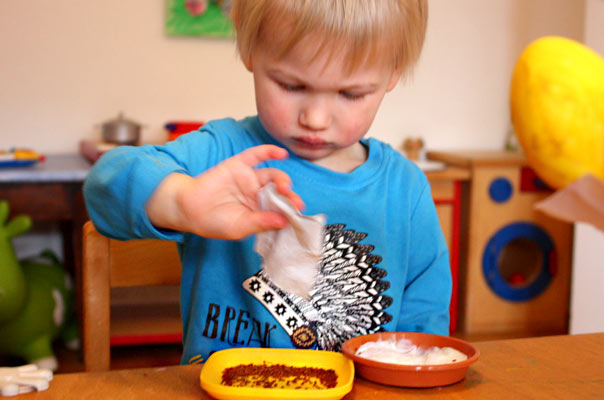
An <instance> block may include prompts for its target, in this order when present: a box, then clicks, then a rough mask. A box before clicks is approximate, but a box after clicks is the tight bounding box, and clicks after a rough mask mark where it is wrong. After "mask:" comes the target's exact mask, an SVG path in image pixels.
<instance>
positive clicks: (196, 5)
mask: <svg viewBox="0 0 604 400" xmlns="http://www.w3.org/2000/svg"><path fill="white" fill-rule="evenodd" d="M166 2H167V9H166V33H167V34H168V35H171V36H214V37H232V36H234V28H233V24H232V23H231V20H230V19H229V16H228V13H229V7H230V3H231V0H166Z"/></svg>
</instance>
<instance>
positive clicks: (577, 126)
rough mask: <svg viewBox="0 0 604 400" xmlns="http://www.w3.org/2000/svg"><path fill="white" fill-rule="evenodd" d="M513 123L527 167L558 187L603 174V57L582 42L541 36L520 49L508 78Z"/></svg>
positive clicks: (601, 176)
mask: <svg viewBox="0 0 604 400" xmlns="http://www.w3.org/2000/svg"><path fill="white" fill-rule="evenodd" d="M510 106H511V114H512V123H513V125H514V130H515V131H516V135H517V136H518V141H519V142H520V145H521V146H522V149H523V150H524V153H525V154H526V157H527V160H528V162H529V164H530V165H531V167H533V169H535V171H536V172H537V174H538V175H539V177H540V178H541V179H543V180H544V181H545V182H546V183H547V184H548V185H550V186H552V187H554V188H557V189H561V188H563V187H565V186H566V185H568V184H570V183H572V182H573V181H574V180H576V179H577V178H580V177H581V176H583V175H585V174H588V173H591V174H593V175H595V176H598V177H600V178H602V179H604V59H603V58H602V57H601V56H600V55H598V54H597V53H596V52H594V51H593V50H591V49H589V48H588V47H586V46H584V45H583V44H581V43H578V42H575V41H573V40H570V39H565V38H561V37H545V38H542V39H539V40H537V41H535V42H533V43H531V44H530V45H529V46H528V47H527V48H526V49H525V50H524V52H523V53H522V54H521V56H520V58H519V59H518V62H517V64H516V67H515V69H514V74H513V77H512V83H511V93H510Z"/></svg>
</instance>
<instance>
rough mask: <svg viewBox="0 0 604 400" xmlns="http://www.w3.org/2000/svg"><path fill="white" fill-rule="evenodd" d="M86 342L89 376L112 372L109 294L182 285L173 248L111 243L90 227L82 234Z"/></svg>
mask: <svg viewBox="0 0 604 400" xmlns="http://www.w3.org/2000/svg"><path fill="white" fill-rule="evenodd" d="M83 236H84V238H83V239H84V240H83V247H84V249H83V251H84V253H83V265H82V276H81V279H82V302H81V303H82V305H81V315H82V324H81V326H82V336H83V337H82V342H83V355H84V367H85V369H86V371H107V370H109V368H110V359H111V352H110V332H111V330H110V321H111V319H110V289H111V288H115V287H133V286H161V285H179V284H180V277H181V264H180V259H179V257H178V252H177V249H176V244H175V243H174V242H169V241H162V240H153V239H145V240H129V241H119V240H113V239H109V238H107V237H105V236H103V235H101V234H100V233H98V232H97V231H96V229H95V228H94V226H93V225H92V223H91V222H90V221H88V222H87V223H86V224H85V225H84V229H83Z"/></svg>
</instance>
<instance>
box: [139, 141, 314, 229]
mask: <svg viewBox="0 0 604 400" xmlns="http://www.w3.org/2000/svg"><path fill="white" fill-rule="evenodd" d="M287 155H288V153H287V150H285V149H283V148H281V147H277V146H273V145H262V146H257V147H252V148H249V149H247V150H245V151H243V152H241V153H239V154H237V155H235V156H233V157H230V158H228V159H226V160H225V161H223V162H221V163H220V164H218V165H216V166H215V167H213V168H211V169H209V170H207V171H206V172H204V173H203V174H201V175H198V176H196V177H190V176H188V175H184V174H180V173H173V174H171V175H168V176H167V177H166V178H165V179H164V180H163V181H162V182H161V183H160V184H159V186H158V187H157V189H155V192H154V193H153V195H152V196H151V198H150V199H149V202H148V203H147V206H146V211H147V215H148V217H149V219H150V221H151V223H152V224H153V225H155V226H156V227H161V228H166V229H173V230H178V231H185V232H191V233H195V234H197V235H200V236H204V237H208V238H214V239H232V240H236V239H241V238H243V237H245V236H248V235H250V234H253V233H258V232H262V231H265V230H269V229H280V228H283V227H285V226H286V225H287V219H286V218H285V217H284V216H283V215H281V214H279V213H275V212H270V211H260V210H259V208H258V204H257V200H256V196H257V194H258V192H259V191H260V189H261V188H262V187H263V186H264V185H266V184H267V183H269V182H274V183H275V186H276V187H277V190H278V191H279V192H280V193H281V194H283V195H285V196H286V197H288V198H289V199H290V200H291V202H292V204H294V206H296V207H297V208H298V209H302V207H303V206H304V203H303V202H302V199H301V198H300V197H299V196H298V195H297V194H295V193H294V192H293V191H292V190H291V188H290V187H291V180H290V178H289V176H287V174H286V173H285V172H283V171H280V170H278V169H275V168H259V169H254V168H253V167H254V166H256V165H257V164H259V163H261V162H262V161H265V160H268V159H275V160H281V159H284V158H286V157H287Z"/></svg>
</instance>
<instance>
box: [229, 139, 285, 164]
mask: <svg viewBox="0 0 604 400" xmlns="http://www.w3.org/2000/svg"><path fill="white" fill-rule="evenodd" d="M287 156H288V152H287V150H285V149H284V148H281V147H278V146H275V145H272V144H263V145H261V146H255V147H250V148H249V149H246V150H244V151H242V152H241V153H239V154H237V155H235V156H233V157H232V158H233V159H236V160H238V161H241V162H243V163H244V164H246V165H247V166H249V167H255V166H256V165H258V164H260V163H261V162H263V161H266V160H269V159H274V160H282V159H284V158H287Z"/></svg>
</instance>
